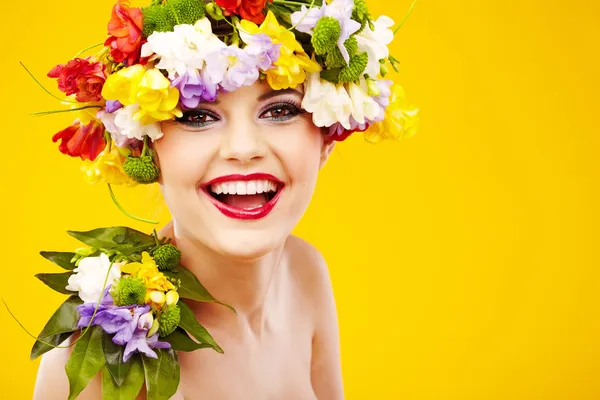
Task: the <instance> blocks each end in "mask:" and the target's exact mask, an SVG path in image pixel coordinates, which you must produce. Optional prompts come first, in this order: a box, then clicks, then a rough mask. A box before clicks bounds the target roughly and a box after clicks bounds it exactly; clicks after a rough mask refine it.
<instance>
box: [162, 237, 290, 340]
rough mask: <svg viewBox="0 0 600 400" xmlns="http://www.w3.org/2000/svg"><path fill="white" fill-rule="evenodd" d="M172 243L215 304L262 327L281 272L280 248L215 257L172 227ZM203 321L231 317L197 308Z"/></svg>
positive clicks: (214, 309) (206, 306) (220, 311)
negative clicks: (251, 255)
mask: <svg viewBox="0 0 600 400" xmlns="http://www.w3.org/2000/svg"><path fill="white" fill-rule="evenodd" d="M174 236H175V242H176V244H177V247H178V248H179V249H180V250H181V252H182V253H183V256H182V260H181V263H182V265H184V266H185V267H186V268H187V269H189V270H190V271H191V272H192V273H194V275H196V277H197V278H198V280H200V282H201V283H202V286H204V287H205V288H206V290H208V292H209V293H210V294H211V295H212V296H213V297H214V298H215V299H217V300H218V301H219V302H221V303H225V304H227V305H230V306H232V307H233V308H234V309H235V310H236V312H237V316H238V318H239V317H245V319H248V320H249V322H250V323H251V324H252V325H255V328H256V329H261V328H262V326H263V325H264V319H265V315H266V311H268V309H267V308H268V305H270V304H272V302H269V301H268V299H269V298H270V297H271V295H273V294H274V293H272V292H273V291H272V290H271V288H272V286H274V285H273V284H274V282H275V281H276V279H277V277H278V276H279V272H280V270H281V268H280V265H281V255H282V253H283V244H282V245H281V246H279V247H278V248H277V249H275V250H274V251H272V252H270V253H267V254H265V255H263V256H260V257H257V258H252V259H246V258H244V259H242V258H232V257H231V256H227V255H223V254H219V253H217V252H215V251H213V250H212V249H210V248H208V247H206V246H205V245H203V244H202V243H199V242H198V241H195V240H193V239H191V238H190V237H189V236H188V235H185V234H184V233H182V232H179V231H178V229H177V227H176V226H175V230H174ZM196 306H197V307H196V309H197V310H198V312H199V313H201V314H203V315H204V318H210V319H212V318H215V319H220V320H222V319H223V318H226V317H227V315H229V316H233V315H234V314H233V313H232V312H231V310H229V309H228V308H226V307H224V306H222V305H219V304H213V303H202V304H197V305H196Z"/></svg>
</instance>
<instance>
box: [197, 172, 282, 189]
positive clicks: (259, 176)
mask: <svg viewBox="0 0 600 400" xmlns="http://www.w3.org/2000/svg"><path fill="white" fill-rule="evenodd" d="M254 180H266V181H274V182H276V183H277V184H278V185H281V184H282V183H283V182H281V181H280V180H279V179H277V178H276V177H274V176H273V175H271V174H265V173H262V172H258V173H254V174H249V175H240V174H235V175H223V176H219V177H217V178H215V179H213V180H210V181H208V182H206V183H203V184H201V185H200V186H201V187H202V188H206V187H208V186H210V185H214V184H215V183H221V182H231V181H254Z"/></svg>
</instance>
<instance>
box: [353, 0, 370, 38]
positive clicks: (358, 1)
mask: <svg viewBox="0 0 600 400" xmlns="http://www.w3.org/2000/svg"><path fill="white" fill-rule="evenodd" d="M352 19H353V20H355V21H357V22H360V29H359V30H358V31H356V32H355V35H357V34H359V33H361V32H362V31H363V29H365V26H367V21H368V20H369V19H371V13H370V12H369V7H367V2H366V0H354V9H353V10H352Z"/></svg>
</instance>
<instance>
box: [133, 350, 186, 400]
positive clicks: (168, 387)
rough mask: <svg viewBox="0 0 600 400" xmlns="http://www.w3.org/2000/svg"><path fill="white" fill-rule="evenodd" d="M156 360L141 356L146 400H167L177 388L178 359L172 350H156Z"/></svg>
mask: <svg viewBox="0 0 600 400" xmlns="http://www.w3.org/2000/svg"><path fill="white" fill-rule="evenodd" d="M156 354H157V355H158V358H150V357H147V356H145V355H142V361H143V362H144V374H145V376H146V390H147V391H148V397H147V400H169V399H170V398H171V396H173V395H174V394H175V392H177V387H178V386H179V358H178V357H177V353H176V352H175V351H174V350H172V349H156Z"/></svg>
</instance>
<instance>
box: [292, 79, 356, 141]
mask: <svg viewBox="0 0 600 400" xmlns="http://www.w3.org/2000/svg"><path fill="white" fill-rule="evenodd" d="M302 108H304V109H305V110H306V111H308V112H310V113H312V117H313V122H314V123H315V125H316V126H319V127H329V126H332V125H333V124H335V123H336V122H339V123H340V124H341V125H342V126H343V127H344V128H345V129H349V128H350V116H351V115H352V111H353V104H352V99H351V98H350V95H349V94H348V92H347V91H346V88H345V87H344V85H335V84H333V83H331V82H328V81H326V80H323V79H321V78H320V77H319V74H318V73H316V72H314V73H311V74H309V75H308V79H307V81H306V83H305V92H304V98H303V100H302Z"/></svg>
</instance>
